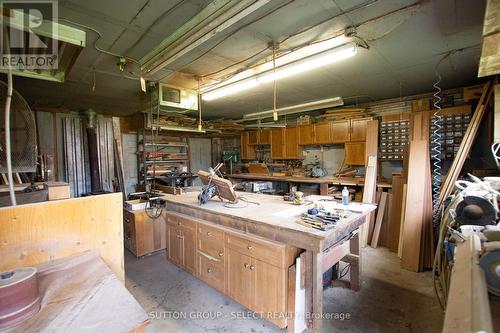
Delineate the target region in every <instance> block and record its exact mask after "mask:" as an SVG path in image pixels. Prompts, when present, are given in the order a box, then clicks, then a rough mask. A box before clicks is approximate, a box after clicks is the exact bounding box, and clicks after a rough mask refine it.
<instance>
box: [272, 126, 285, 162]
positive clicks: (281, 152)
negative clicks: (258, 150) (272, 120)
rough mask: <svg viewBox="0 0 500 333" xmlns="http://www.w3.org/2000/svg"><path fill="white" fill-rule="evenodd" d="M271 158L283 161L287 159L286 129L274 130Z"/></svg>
mask: <svg viewBox="0 0 500 333" xmlns="http://www.w3.org/2000/svg"><path fill="white" fill-rule="evenodd" d="M271 158H272V159H273V160H281V159H283V158H285V129H284V128H273V129H272V130H271Z"/></svg>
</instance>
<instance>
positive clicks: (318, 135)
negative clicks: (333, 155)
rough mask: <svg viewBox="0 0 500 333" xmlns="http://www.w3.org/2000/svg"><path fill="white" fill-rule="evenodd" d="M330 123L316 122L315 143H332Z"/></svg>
mask: <svg viewBox="0 0 500 333" xmlns="http://www.w3.org/2000/svg"><path fill="white" fill-rule="evenodd" d="M330 127H331V126H330V123H329V122H325V123H317V124H314V143H315V144H328V143H332V137H331V128H330Z"/></svg>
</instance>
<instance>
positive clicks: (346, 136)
mask: <svg viewBox="0 0 500 333" xmlns="http://www.w3.org/2000/svg"><path fill="white" fill-rule="evenodd" d="M330 124H331V142H332V143H344V142H348V141H349V140H350V122H349V120H338V121H332V122H331V123H330Z"/></svg>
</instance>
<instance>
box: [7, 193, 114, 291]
mask: <svg viewBox="0 0 500 333" xmlns="http://www.w3.org/2000/svg"><path fill="white" fill-rule="evenodd" d="M122 208H123V204H122V195H121V193H112V194H104V195H99V196H92V197H84V198H76V199H68V200H58V201H50V202H42V203H35V204H28V205H21V206H16V207H5V208H0V257H1V258H2V260H1V261H0V271H3V270H7V269H11V268H15V267H21V266H32V265H37V264H41V263H44V262H47V261H52V260H55V259H59V258H64V257H67V256H71V255H76V254H79V253H82V252H85V251H89V250H98V251H99V253H100V256H101V258H102V259H103V261H104V262H105V263H106V264H107V265H108V266H109V267H110V268H111V270H112V271H113V272H114V273H115V274H116V275H117V276H118V278H119V279H121V280H122V281H123V279H124V268H123V210H122Z"/></svg>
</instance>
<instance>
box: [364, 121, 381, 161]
mask: <svg viewBox="0 0 500 333" xmlns="http://www.w3.org/2000/svg"><path fill="white" fill-rule="evenodd" d="M378 134H379V131H378V120H369V121H368V122H367V123H366V145H365V158H366V161H365V165H368V157H369V156H377V154H378Z"/></svg>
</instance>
